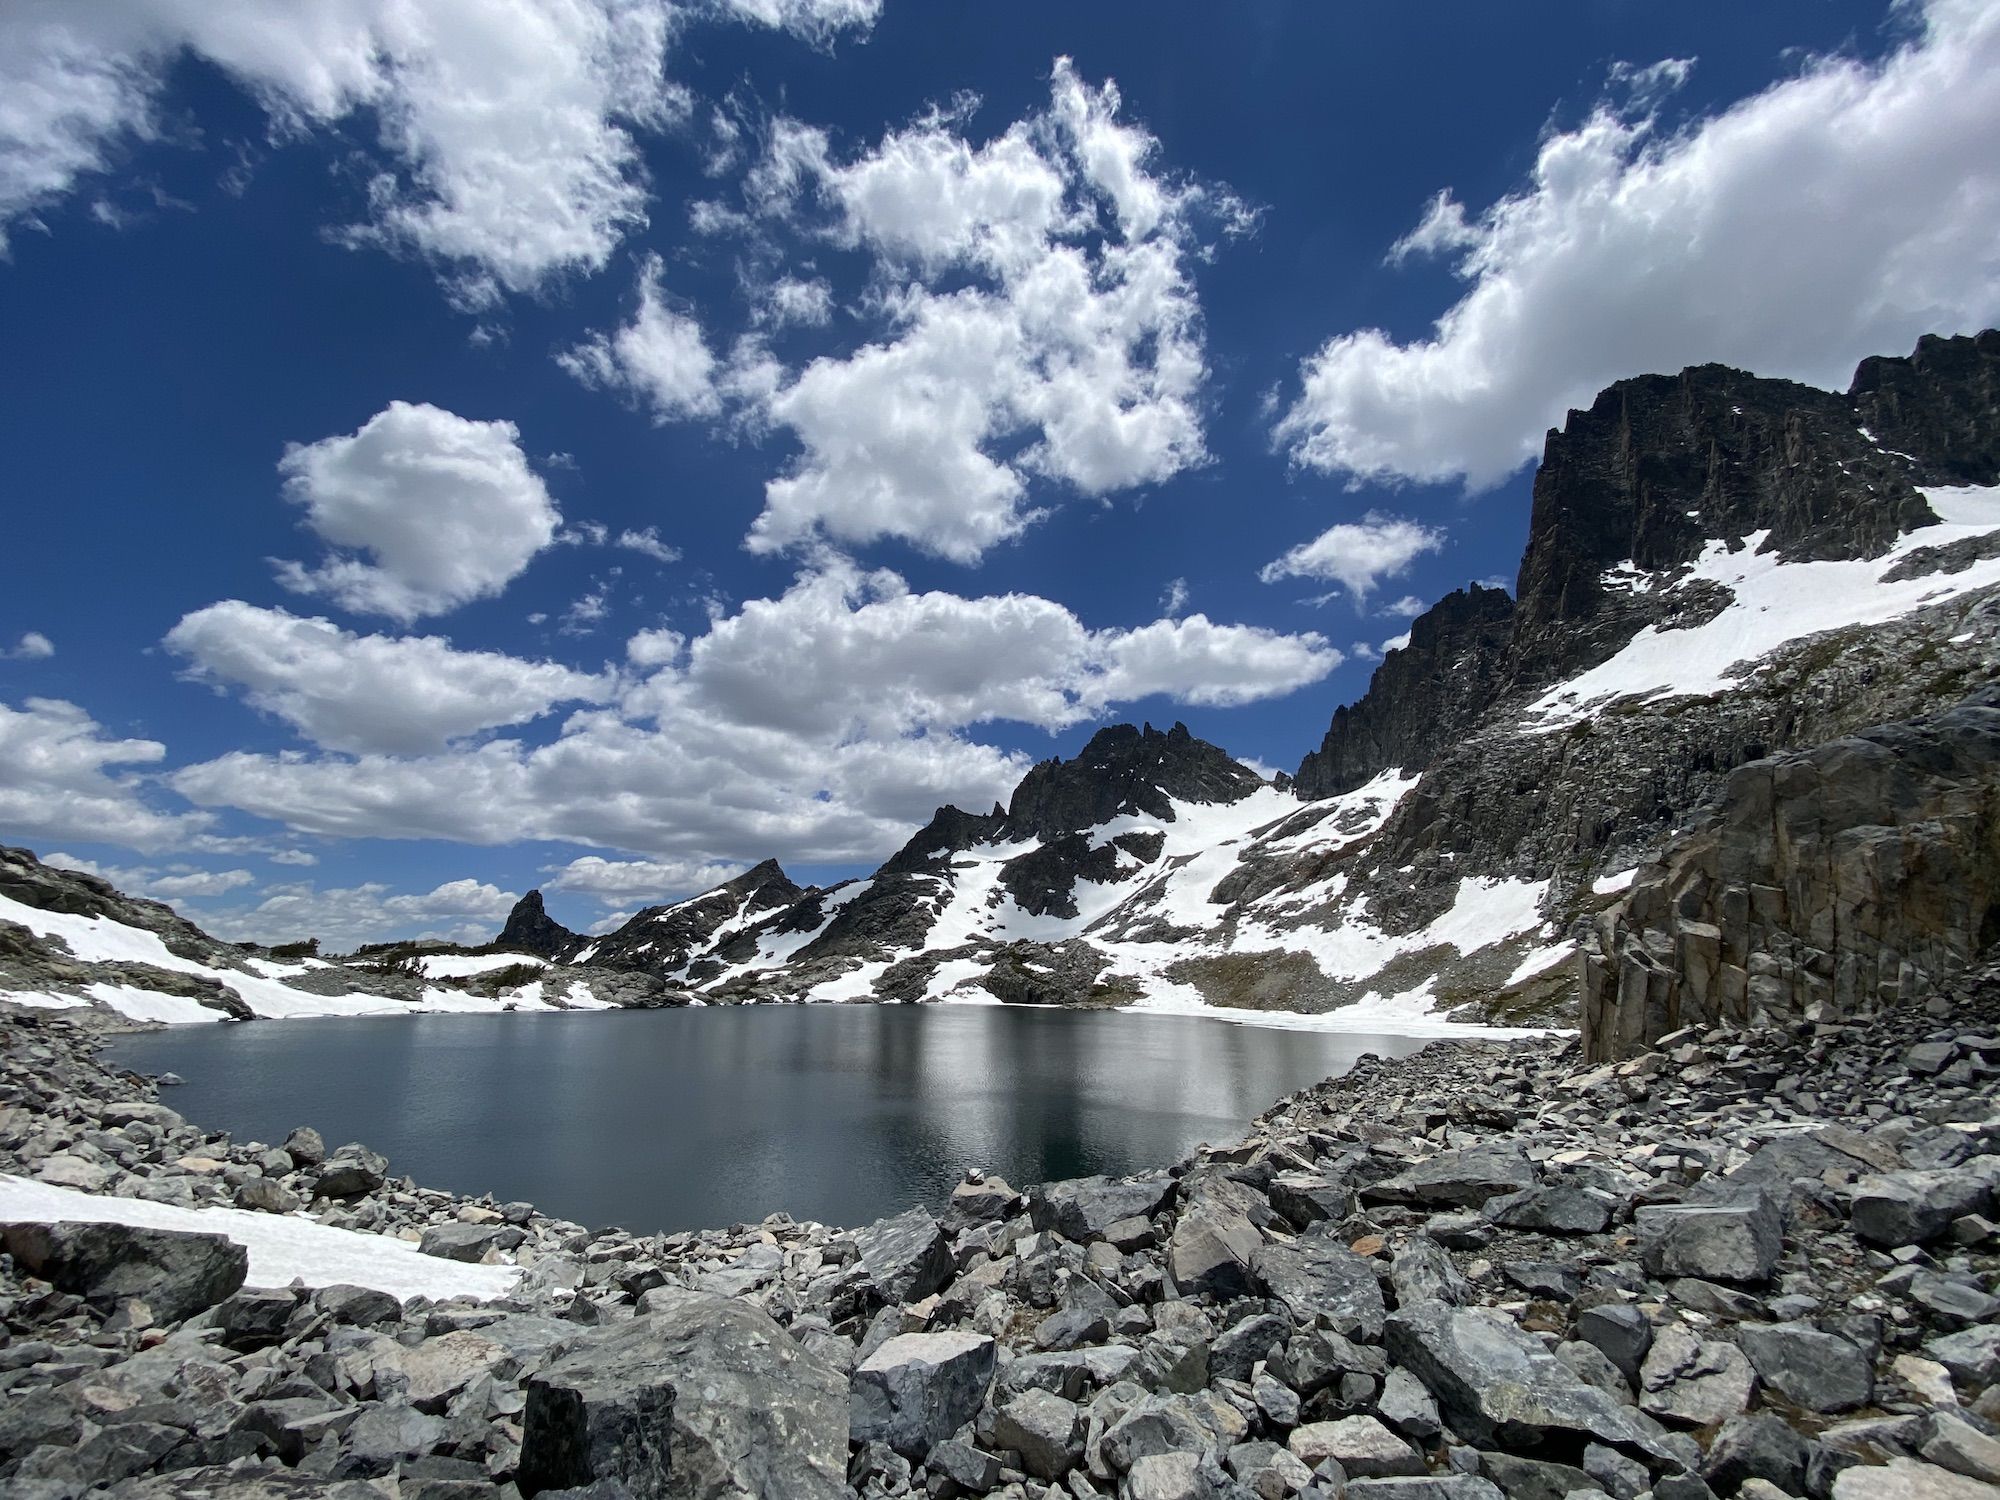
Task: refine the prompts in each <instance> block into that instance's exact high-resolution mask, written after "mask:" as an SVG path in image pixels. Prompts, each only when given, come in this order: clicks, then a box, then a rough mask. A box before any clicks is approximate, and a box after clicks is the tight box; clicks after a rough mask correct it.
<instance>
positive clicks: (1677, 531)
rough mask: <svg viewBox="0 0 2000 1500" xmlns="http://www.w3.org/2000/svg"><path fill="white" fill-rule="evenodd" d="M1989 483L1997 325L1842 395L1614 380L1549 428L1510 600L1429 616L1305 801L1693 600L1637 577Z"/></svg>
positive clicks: (1433, 739)
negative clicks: (1715, 543)
mask: <svg viewBox="0 0 2000 1500" xmlns="http://www.w3.org/2000/svg"><path fill="white" fill-rule="evenodd" d="M1995 482H2000V332H1996V331H1992V330H1989V331H1987V332H1985V333H1982V334H1980V335H1978V337H1976V338H1950V339H1943V338H1930V337H1927V338H1925V339H1924V340H1923V341H1922V342H1921V343H1920V344H1919V345H1918V347H1917V350H1916V352H1915V353H1914V354H1913V355H1911V356H1909V357H1908V358H1900V359H1898V358H1887V357H1882V358H1872V359H1869V360H1866V361H1864V362H1863V363H1862V365H1861V366H1860V368H1859V369H1858V370H1857V372H1856V374H1855V378H1854V383H1853V386H1852V387H1851V389H1850V390H1849V392H1848V393H1847V394H1845V395H1841V394H1837V393H1834V392H1830V391H1820V390H1815V389H1813V388H1812V387H1810V386H1805V385H1799V384H1797V383H1796V382H1793V381H1788V380H1769V379H1764V378H1761V377H1758V376H1755V375H1749V374H1745V373H1744V372H1743V371H1741V370H1732V369H1729V368H1726V367H1724V366H1721V365H1701V366H1696V367H1693V368H1690V369H1687V370H1683V371H1682V372H1681V373H1680V374H1679V375H1671V376H1670V375H1646V376H1640V377H1637V378H1634V379H1631V380H1621V381H1619V382H1618V383H1617V384H1615V385H1612V386H1610V387H1607V388H1606V389H1605V390H1604V391H1603V392H1602V393H1601V394H1599V396H1598V397H1597V399H1596V400H1595V401H1593V402H1592V403H1591V405H1590V406H1589V407H1588V408H1586V409H1584V410H1581V411H1572V412H1570V413H1569V415H1568V417H1567V419H1566V420H1565V422H1564V425H1563V426H1562V427H1560V428H1556V429H1552V430H1551V431H1550V432H1549V434H1548V437H1547V440H1546V442H1545V443H1544V446H1543V453H1542V462H1541V467H1540V468H1539V469H1538V470H1537V471H1536V474H1535V486H1534V504H1533V509H1532V512H1531V515H1530V519H1529V526H1528V545H1527V549H1526V551H1525V552H1524V554H1523V556H1522V559H1521V570H1520V575H1519V578H1518V580H1517V584H1516V590H1515V600H1514V602H1513V604H1512V606H1511V608H1508V607H1503V605H1502V604H1501V602H1500V601H1499V600H1498V599H1494V598H1490V597H1488V596H1489V595H1491V594H1493V593H1495V592H1497V591H1494V590H1484V589H1480V588H1478V587H1477V586H1475V587H1474V588H1473V589H1472V590H1470V591H1469V592H1467V593H1464V594H1451V595H1447V596H1446V598H1445V599H1443V600H1441V601H1440V602H1439V603H1438V604H1437V605H1435V606H1433V608H1432V611H1431V614H1432V615H1435V616H1436V618H1435V619H1429V618H1428V617H1427V616H1419V617H1418V618H1417V620H1416V621H1415V622H1413V624H1412V626H1411V631H1410V644H1409V645H1408V646H1405V647H1404V648H1403V649H1402V650H1401V651H1396V652H1391V653H1390V654H1389V656H1388V658H1387V659H1386V660H1385V661H1384V663H1383V665H1382V667H1381V668H1380V669H1378V671H1377V674H1376V677H1375V680H1374V682H1372V683H1371V684H1370V688H1369V692H1368V693H1367V694H1366V695H1364V696H1363V697H1362V698H1361V700H1360V701H1359V702H1357V703H1355V704H1353V705H1352V706H1350V707H1349V708H1346V709H1344V710H1342V711H1341V712H1340V713H1338V714H1336V716H1335V718H1334V722H1333V725H1332V727H1331V728H1330V729H1329V730H1328V732H1327V736H1326V739H1325V741H1324V742H1323V743H1322V744H1321V745H1320V748H1319V749H1318V750H1316V751H1314V752H1313V753H1312V754H1311V755H1309V756H1307V757H1306V759H1305V761H1304V762H1302V763H1301V765H1300V767H1299V772H1298V775H1297V776H1296V777H1295V778H1294V784H1295V786H1296V788H1297V791H1298V794H1299V795H1300V796H1301V797H1305V798H1315V797H1326V796H1332V795H1334V794H1337V793H1339V792H1343V791H1347V790H1348V789H1350V788H1352V787H1355V786H1359V785H1361V784H1362V783H1363V782H1365V781H1367V780H1368V779H1369V778H1371V777H1373V776H1375V775H1376V774H1378V773H1379V772H1381V771H1384V770H1387V769H1389V768H1391V767H1401V768H1402V769H1403V770H1405V771H1410V772H1415V771H1421V770H1423V769H1425V768H1426V767H1427V766H1429V765H1430V764H1431V762H1432V760H1433V758H1434V757H1435V756H1436V755H1437V754H1438V752H1439V751H1440V750H1441V749H1443V748H1444V747H1446V746H1448V745H1450V744H1452V743H1453V742H1454V739H1455V737H1456V735H1457V734H1458V733H1459V732H1460V731H1462V730H1463V729H1465V728H1466V727H1468V726H1470V725H1471V724H1474V723H1476V722H1478V721H1479V720H1481V719H1482V718H1486V717H1492V716H1493V710H1495V709H1496V708H1499V707H1503V706H1504V705H1505V704H1506V702H1507V701H1508V700H1509V699H1514V700H1518V699H1520V698H1521V697H1522V696H1523V695H1525V694H1528V693H1530V692H1538V691H1540V690H1541V689H1543V688H1545V687H1547V686H1548V685H1550V684H1551V683H1554V682H1557V681H1559V680H1561V679H1562V678H1564V677H1567V676H1570V675H1573V674H1575V673H1577V672H1579V671H1582V670H1583V669H1585V668H1587V667H1591V666H1594V665H1596V664H1597V663H1598V662H1601V661H1603V660H1605V659H1606V658H1608V657H1609V656H1611V655H1612V654H1613V653H1614V652H1615V651H1617V650H1618V649H1619V648H1620V647H1621V646H1623V645H1624V644H1625V643H1626V642H1627V641H1629V640H1630V639H1631V638H1632V637H1633V636H1634V635H1635V634H1637V633H1638V632H1639V631H1640V630H1641V629H1643V628H1644V627H1645V626H1647V625H1649V624H1654V623H1657V622H1659V621H1661V620H1662V619H1663V618H1666V617H1667V616H1668V615H1669V613H1670V612H1672V611H1675V610H1681V611H1685V610H1686V609H1687V608H1688V607H1689V606H1690V605H1691V604H1694V605H1698V604H1699V601H1698V600H1692V599H1690V598H1687V597H1674V596H1670V595H1668V594H1667V593H1665V592H1664V591H1662V590H1659V589H1657V588H1650V587H1648V588H1635V587H1633V586H1632V585H1633V583H1634V582H1635V581H1636V580H1637V579H1639V578H1640V577H1642V576H1643V575H1646V574H1671V573H1673V572H1674V571H1676V570H1679V569H1684V568H1686V567H1687V566H1688V565H1689V564H1692V563H1693V562H1694V561H1695V560H1696V558H1697V557H1699V556H1700V554H1701V552H1702V549H1703V548H1704V546H1706V545H1707V544H1708V543H1709V542H1711V541H1712V540H1715V539H1718V538H1721V539H1735V538H1741V537H1745V536H1749V535H1752V534H1754V533H1763V534H1764V535H1765V541H1766V544H1767V545H1768V546H1769V547H1770V548H1771V549H1772V550H1774V551H1776V552H1777V553H1778V554H1779V555H1781V556H1783V557H1786V558H1794V559H1797V558H1814V559H1828V558H1855V557H1874V556H1879V555H1880V554H1881V553H1882V552H1883V551H1884V550H1886V549H1887V547H1888V546H1889V544H1890V543H1891V542H1892V541H1893V540H1894V539H1895V538H1896V537H1897V536H1898V535H1899V534H1900V533H1902V532H1906V531H1910V530H1913V529H1915V528H1916V527H1918V526H1920V525H1923V524H1925V523H1926V522H1928V521H1930V520H1932V519H1934V517H1933V515H1932V513H1931V510H1930V508H1929V506H1928V505H1927V503H1926V502H1925V500H1924V497H1923V495H1922V494H1921V493H1920V492H1919V490H1918V489H1917V486H1918V485H1921V484H1982V485H1983V484H1993V483H1995ZM1404 657H1408V658H1409V659H1408V660H1400V659H1399V658H1404Z"/></svg>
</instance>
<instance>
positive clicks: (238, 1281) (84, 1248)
mask: <svg viewBox="0 0 2000 1500" xmlns="http://www.w3.org/2000/svg"><path fill="white" fill-rule="evenodd" d="M0 1245H4V1246H5V1248H6V1250H7V1253H8V1254H10V1255H12V1256H13V1257H14V1259H15V1260H16V1261H17V1262H19V1263H20V1264H21V1265H22V1266H23V1267H24V1268H26V1269H27V1270H28V1271H30V1272H32V1273H33V1274H35V1275H37V1276H39V1277H41V1278H42V1279H43V1280H44V1281H47V1282H50V1283H52V1284H53V1285H54V1286H55V1287H56V1288H57V1290H59V1291H64V1292H71V1293H73V1294H75V1295H76V1296H79V1297H81V1298H83V1299H84V1300H85V1301H86V1302H88V1303H90V1304H91V1306H93V1307H95V1308H97V1309H99V1310H100V1311H103V1312H109V1311H111V1309H113V1308H114V1307H116V1306H117V1305H118V1303H120V1302H122V1301H124V1300H125V1299H126V1298H128V1297H136V1298H139V1299H141V1300H142V1301H144V1302H145V1304H146V1306H147V1308H148V1309H150V1310H151V1312H152V1314H153V1317H154V1320H155V1321H157V1322H160V1323H179V1322H182V1321H183V1320H185V1319H187V1318H191V1317H193V1316H194V1315H195V1314H196V1313H198V1312H203V1311H206V1310H207V1309H208V1308H211V1307H213V1306H215V1304H216V1303H218V1302H220V1301H221V1300H222V1299H223V1298H224V1297H227V1296H229V1295H230V1294H231V1293H232V1292H234V1291H236V1290H238V1289H239V1288H240V1287H241V1286H242V1285H243V1278H244V1276H245V1275H246V1274H247V1273H248V1272H249V1269H250V1253H249V1252H248V1251H247V1250H245V1249H244V1248H243V1247H242V1246H241V1245H238V1244H234V1243H232V1242H231V1241H229V1240H226V1239H224V1238H223V1237H222V1236H221V1235H218V1234H182V1233H180V1232H178V1231H175V1230H167V1229H140V1228H137V1227H135V1226H133V1225H129V1224H81V1223H72V1222H63V1223H56V1224H9V1225H6V1226H4V1227H0Z"/></svg>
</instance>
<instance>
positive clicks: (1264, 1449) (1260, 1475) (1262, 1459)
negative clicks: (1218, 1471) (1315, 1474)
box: [1222, 1438, 1312, 1500]
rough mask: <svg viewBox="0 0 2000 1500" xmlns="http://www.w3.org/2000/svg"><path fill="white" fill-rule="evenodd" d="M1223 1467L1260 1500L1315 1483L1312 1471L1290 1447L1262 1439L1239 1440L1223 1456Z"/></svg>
mask: <svg viewBox="0 0 2000 1500" xmlns="http://www.w3.org/2000/svg"><path fill="white" fill-rule="evenodd" d="M1222 1466H1223V1468H1225V1469H1226V1470H1228V1471H1229V1476H1230V1477H1231V1478H1232V1479H1234V1480H1236V1482H1237V1483H1239V1484H1241V1485H1242V1486H1243V1487H1244V1488H1245V1489H1247V1490H1249V1491H1250V1493H1251V1494H1253V1495H1255V1496H1256V1497H1257V1500H1284V1497H1285V1496H1287V1495H1294V1494H1297V1493H1298V1492H1299V1491H1300V1490H1302V1489H1304V1488H1305V1487H1306V1486H1307V1485H1308V1484H1310V1483H1311V1482H1312V1470H1311V1469H1308V1468H1307V1467H1306V1466H1305V1465H1304V1464H1302V1463H1300V1462H1299V1460H1298V1459H1297V1457H1295V1456H1294V1455H1293V1454H1292V1453H1291V1451H1290V1450H1289V1449H1286V1448H1283V1447H1280V1446H1279V1445H1278V1444H1276V1443H1273V1442H1270V1441H1268V1440H1266V1439H1262V1438H1259V1439H1258V1440H1256V1441H1255V1442H1249V1443H1238V1444H1237V1445H1236V1446H1235V1447H1233V1448H1231V1449H1230V1450H1229V1451H1228V1452H1227V1453H1225V1454H1224V1455H1223V1456H1222Z"/></svg>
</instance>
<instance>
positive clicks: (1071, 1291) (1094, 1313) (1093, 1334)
mask: <svg viewBox="0 0 2000 1500" xmlns="http://www.w3.org/2000/svg"><path fill="white" fill-rule="evenodd" d="M1117 1313H1118V1304H1117V1303H1116V1302H1114V1301H1112V1300H1111V1296H1110V1294H1109V1293H1108V1292H1106V1291H1105V1290H1104V1289H1103V1288H1102V1287H1100V1286H1099V1285H1098V1284H1097V1283H1096V1282H1094V1281H1092V1280H1091V1279H1090V1278H1089V1277H1088V1276H1072V1277H1071V1278H1070V1282H1069V1285H1068V1286H1067V1287H1065V1288H1064V1289H1063V1301H1062V1306H1061V1307H1060V1308H1058V1309H1057V1310H1056V1311H1055V1312H1054V1313H1052V1314H1050V1315H1049V1316H1048V1317H1046V1318H1044V1319H1043V1320H1042V1321H1041V1323H1040V1324H1038V1325H1037V1326H1036V1328H1035V1342H1036V1343H1037V1344H1039V1345H1040V1346H1041V1347H1042V1348H1044V1349H1074V1348H1075V1347H1076V1346H1077V1345H1079V1344H1096V1343H1102V1342H1103V1341H1104V1340H1105V1339H1107V1338H1109V1337H1110V1336H1111V1320H1112V1318H1114V1317H1116V1316H1117Z"/></svg>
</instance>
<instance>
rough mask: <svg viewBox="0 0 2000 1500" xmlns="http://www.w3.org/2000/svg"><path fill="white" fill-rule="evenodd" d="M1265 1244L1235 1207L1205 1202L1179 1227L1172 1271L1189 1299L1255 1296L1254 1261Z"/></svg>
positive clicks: (1170, 1251) (1170, 1245)
mask: <svg viewBox="0 0 2000 1500" xmlns="http://www.w3.org/2000/svg"><path fill="white" fill-rule="evenodd" d="M1263 1242H1264V1237H1263V1236H1262V1235H1261V1234H1259V1233H1258V1232H1257V1226H1256V1225H1255V1224H1253V1223H1251V1222H1250V1220H1249V1219H1248V1218H1247V1217H1246V1216H1245V1215H1244V1214H1242V1213H1240V1212H1238V1211H1237V1209H1236V1208H1235V1207H1234V1206H1233V1205H1232V1204H1230V1203H1228V1202H1226V1201H1222V1200H1220V1199H1217V1198H1213V1197H1199V1198H1197V1199H1195V1201H1194V1202H1192V1203H1190V1204H1188V1205H1187V1206H1186V1207H1184V1208H1183V1209H1182V1210H1181V1214H1180V1218H1179V1219H1178V1220H1177V1221H1176V1222H1175V1224H1174V1232H1173V1236H1172V1237H1171V1238H1170V1239H1169V1240H1168V1241H1167V1271H1168V1273H1169V1274H1170V1275H1171V1276H1172V1277H1173V1278H1174V1285H1175V1286H1177V1287H1179V1288H1180V1289H1181V1293H1182V1295H1184V1296H1211V1297H1240V1296H1243V1295H1244V1294H1246V1293H1247V1292H1248V1291H1249V1290H1250V1260H1251V1257H1252V1256H1254V1255H1255V1254H1256V1253H1257V1249H1258V1246H1260V1245H1261V1244H1263Z"/></svg>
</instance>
